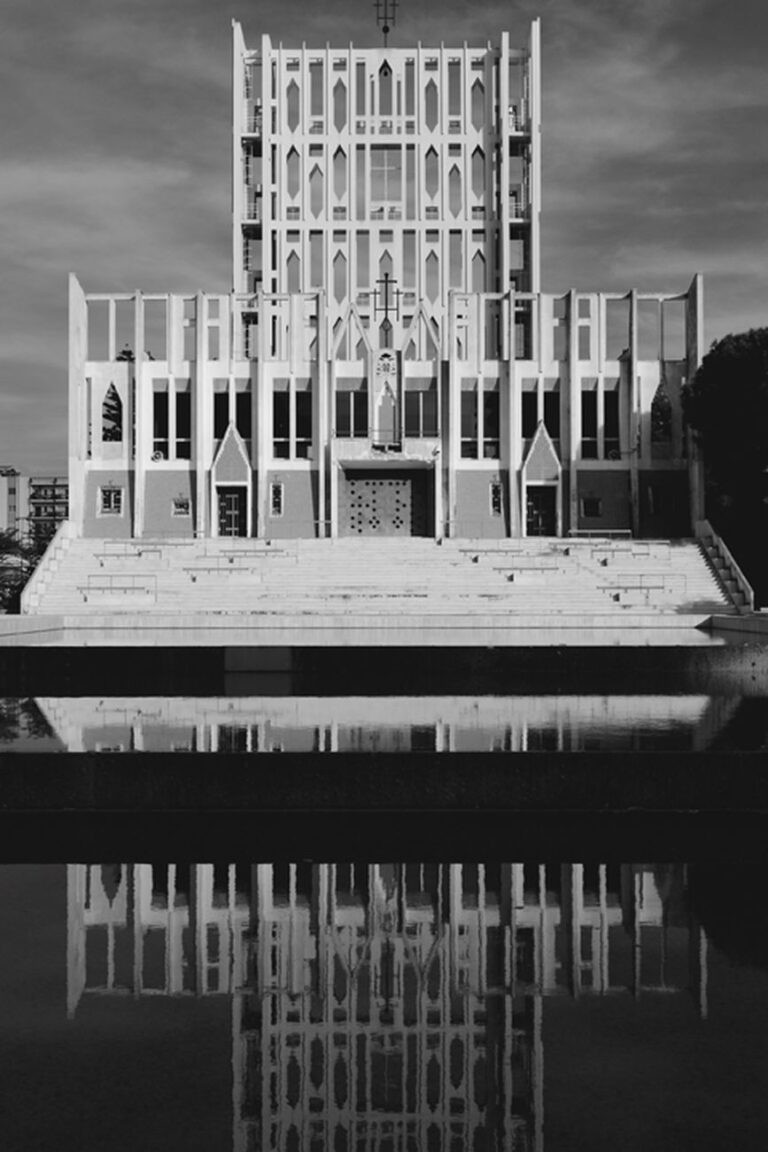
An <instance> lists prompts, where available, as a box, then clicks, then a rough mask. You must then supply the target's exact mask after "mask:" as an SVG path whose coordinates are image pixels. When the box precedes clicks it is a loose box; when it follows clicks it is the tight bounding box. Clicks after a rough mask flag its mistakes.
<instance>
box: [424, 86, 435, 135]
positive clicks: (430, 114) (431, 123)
mask: <svg viewBox="0 0 768 1152" xmlns="http://www.w3.org/2000/svg"><path fill="white" fill-rule="evenodd" d="M424 123H425V124H426V126H427V128H428V129H429V131H430V132H432V131H433V130H434V129H435V128H436V127H437V85H436V84H435V82H434V80H430V81H429V83H428V84H427V86H426V88H425V89H424Z"/></svg>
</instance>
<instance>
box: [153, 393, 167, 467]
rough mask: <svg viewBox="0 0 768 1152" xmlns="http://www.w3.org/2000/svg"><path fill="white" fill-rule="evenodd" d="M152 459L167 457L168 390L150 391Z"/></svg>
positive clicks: (165, 458) (164, 458)
mask: <svg viewBox="0 0 768 1152" xmlns="http://www.w3.org/2000/svg"><path fill="white" fill-rule="evenodd" d="M152 459H153V460H167V459H168V392H167V390H163V391H162V392H153V393H152Z"/></svg>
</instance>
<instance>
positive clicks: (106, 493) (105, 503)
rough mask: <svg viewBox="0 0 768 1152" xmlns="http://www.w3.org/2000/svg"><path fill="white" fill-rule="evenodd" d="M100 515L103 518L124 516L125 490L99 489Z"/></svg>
mask: <svg viewBox="0 0 768 1152" xmlns="http://www.w3.org/2000/svg"><path fill="white" fill-rule="evenodd" d="M99 514H100V515H101V516H122V514H123V490H122V488H100V489H99Z"/></svg>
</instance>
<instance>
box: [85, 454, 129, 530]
mask: <svg viewBox="0 0 768 1152" xmlns="http://www.w3.org/2000/svg"><path fill="white" fill-rule="evenodd" d="M105 485H107V486H114V487H117V488H122V490H123V509H122V514H121V515H120V516H114V515H110V516H104V515H99V511H98V509H99V507H100V497H99V489H100V488H102V487H104V486H105ZM133 500H134V490H133V473H132V472H124V471H119V470H117V469H114V470H112V469H111V470H109V471H106V470H105V471H104V472H88V473H86V477H85V502H84V508H83V536H89V537H102V536H103V537H106V538H108V539H122V538H124V537H130V536H131V534H132V528H133Z"/></svg>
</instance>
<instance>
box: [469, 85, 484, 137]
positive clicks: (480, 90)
mask: <svg viewBox="0 0 768 1152" xmlns="http://www.w3.org/2000/svg"><path fill="white" fill-rule="evenodd" d="M484 123H485V86H484V84H483V82H482V80H475V82H474V84H473V85H472V127H473V128H474V129H476V130H477V131H478V132H479V131H480V129H481V128H482V127H483V124H484Z"/></svg>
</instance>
